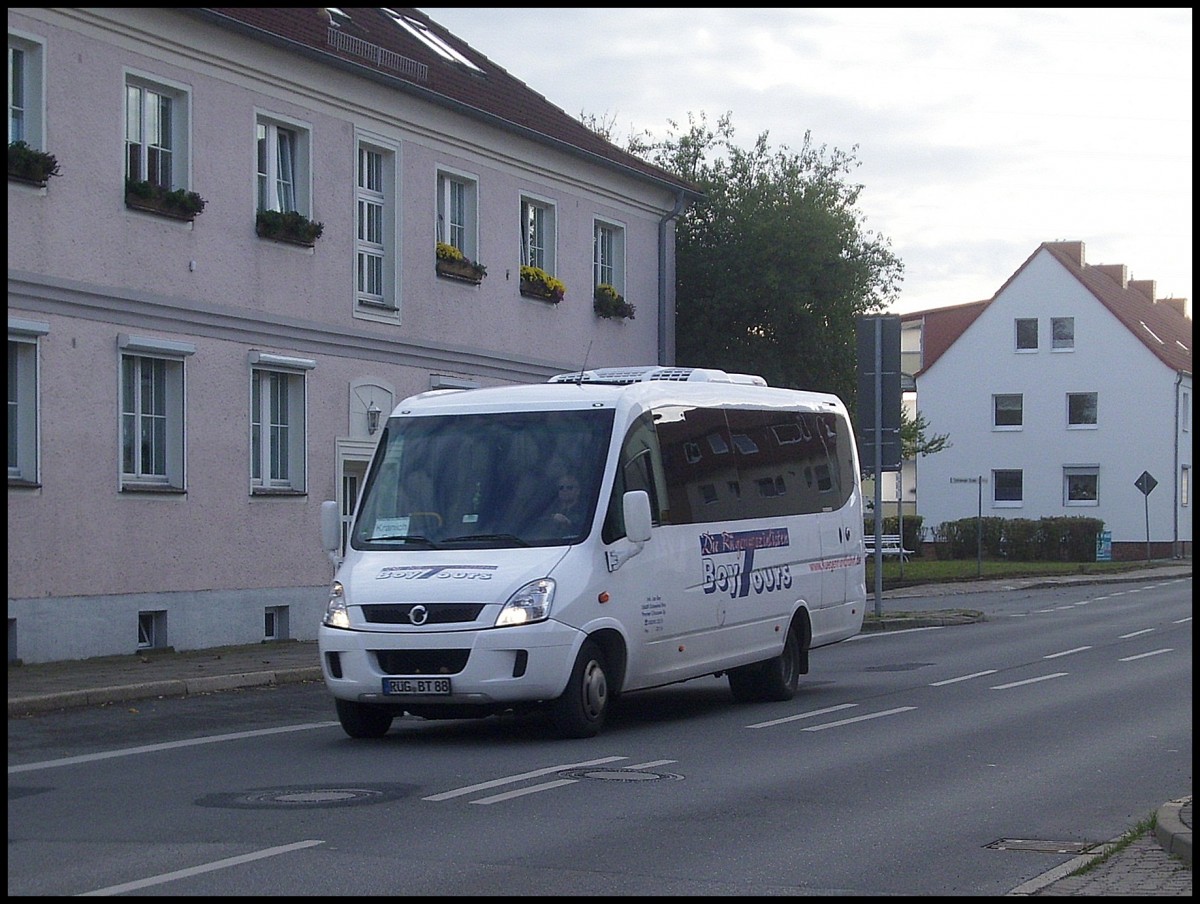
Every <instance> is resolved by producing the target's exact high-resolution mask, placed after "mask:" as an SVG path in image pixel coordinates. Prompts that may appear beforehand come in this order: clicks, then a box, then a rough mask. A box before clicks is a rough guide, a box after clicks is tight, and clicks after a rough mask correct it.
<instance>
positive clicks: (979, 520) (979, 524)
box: [950, 474, 987, 578]
mask: <svg viewBox="0 0 1200 904" xmlns="http://www.w3.org/2000/svg"><path fill="white" fill-rule="evenodd" d="M950 482H951V483H977V484H979V510H978V512H977V513H976V515H975V577H977V578H981V577H983V485H984V484H985V483H987V481H986V480H984V479H983V475H982V474H980V475H979V476H978V477H951V478H950Z"/></svg>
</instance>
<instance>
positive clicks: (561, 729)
mask: <svg viewBox="0 0 1200 904" xmlns="http://www.w3.org/2000/svg"><path fill="white" fill-rule="evenodd" d="M611 702H612V700H611V697H610V694H609V688H608V663H607V662H606V660H605V658H604V651H603V650H602V649H600V645H599V644H598V643H596V642H595V641H594V640H585V641H584V642H583V646H582V647H581V648H580V650H579V656H578V657H576V659H575V667H574V668H573V669H571V677H570V679H569V680H568V681H567V689H566V690H565V691H563V692H562V695H561V696H560V697H558V698H557V699H556V700H554V701H553V702H552V703H551V704H550V721H551V722H552V723H553V725H554V728H555V730H556V731H557V732H558V734H559V736H560V737H564V738H592V737H595V736H596V735H598V734H599V733H600V729H602V728H603V727H604V721H605V719H607V718H608V709H609V705H610V704H611Z"/></svg>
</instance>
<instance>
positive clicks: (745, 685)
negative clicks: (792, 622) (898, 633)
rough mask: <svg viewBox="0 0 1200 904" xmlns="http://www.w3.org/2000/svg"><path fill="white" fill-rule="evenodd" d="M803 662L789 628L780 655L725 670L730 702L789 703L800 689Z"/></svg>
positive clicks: (795, 637) (802, 654)
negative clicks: (730, 696)
mask: <svg viewBox="0 0 1200 904" xmlns="http://www.w3.org/2000/svg"><path fill="white" fill-rule="evenodd" d="M803 658H804V652H803V650H802V649H801V648H800V638H798V637H797V636H796V632H795V631H793V630H792V629H790V628H789V629H788V633H787V638H786V639H785V640H784V642H783V652H781V653H780V654H779V655H778V656H775V657H773V658H771V659H767V660H764V661H763V662H755V663H753V664H751V665H744V666H740V667H738V668H736V669H730V670H729V673H728V678H729V691H730V693H732V694H733V699H734V700H735V701H737V702H738V703H778V702H782V701H785V700H791V699H792V697H794V696H795V695H796V688H797V687H799V685H800V673H801V671H802V670H803Z"/></svg>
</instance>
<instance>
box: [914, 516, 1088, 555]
mask: <svg viewBox="0 0 1200 904" xmlns="http://www.w3.org/2000/svg"><path fill="white" fill-rule="evenodd" d="M980 527H982V533H983V556H984V558H987V559H1009V560H1012V561H1015V562H1094V561H1095V560H1096V537H1097V536H1098V535H1099V533H1100V531H1102V530H1103V529H1104V522H1103V521H1102V520H1100V519H1099V518H1076V517H1054V518H1041V519H1039V520H1037V521H1034V520H1031V519H1029V518H996V517H988V518H982V519H976V518H961V519H959V520H958V521H943V522H942V523H941V524H939V525H938V526H937V527H936V528H935V529H934V532H933V538H934V541H935V542H936V543H937V555H938V558H939V559H970V558H975V557H976V556H977V555H978V554H979V531H980ZM892 533H895V531H893V532H892ZM910 548H911V547H910Z"/></svg>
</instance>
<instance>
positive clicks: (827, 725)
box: [803, 706, 916, 731]
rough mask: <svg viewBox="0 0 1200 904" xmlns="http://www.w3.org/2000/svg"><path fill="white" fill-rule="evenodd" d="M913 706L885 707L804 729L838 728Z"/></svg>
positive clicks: (904, 710)
mask: <svg viewBox="0 0 1200 904" xmlns="http://www.w3.org/2000/svg"><path fill="white" fill-rule="evenodd" d="M910 709H916V707H915V706H897V707H896V708H895V709H885V710H884V711H883V712H878V713H869V714H868V715H865V716H855V717H854V718H853V719H842V720H841V721H839V722H826V723H825V724H824V725H810V726H808V728H805V729H803V730H804V731H824V730H825V729H826V728H838V727H840V726H842V725H852V724H854V723H855V722H866V721H867V720H868V719H878V718H881V717H883V716H894V715H895V714H896V713H906V712H908V711H909V710H910Z"/></svg>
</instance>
